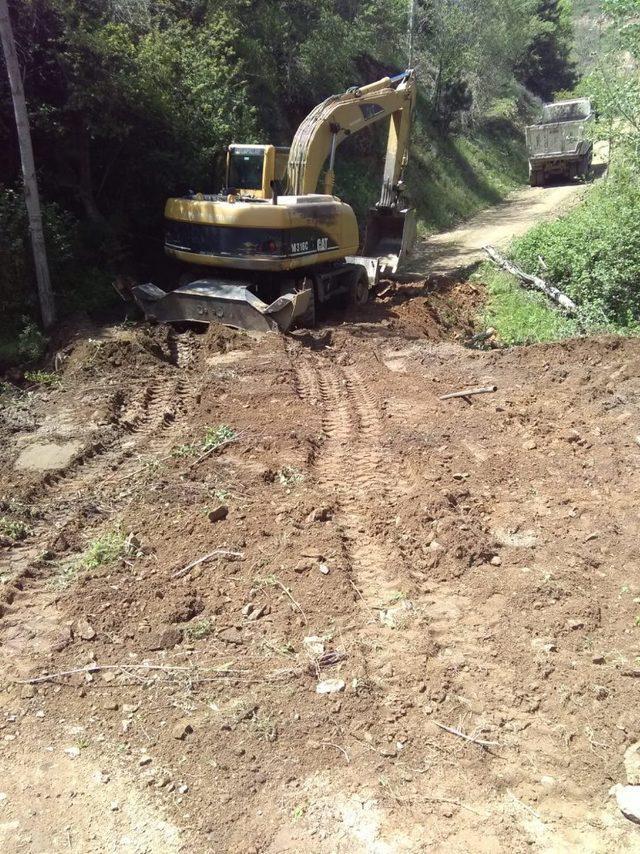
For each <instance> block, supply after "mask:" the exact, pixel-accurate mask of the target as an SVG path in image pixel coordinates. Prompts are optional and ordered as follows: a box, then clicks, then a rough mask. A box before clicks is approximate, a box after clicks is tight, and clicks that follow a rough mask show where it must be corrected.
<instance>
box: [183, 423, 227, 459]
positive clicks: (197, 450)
mask: <svg viewBox="0 0 640 854" xmlns="http://www.w3.org/2000/svg"><path fill="white" fill-rule="evenodd" d="M237 435H238V434H237V433H236V431H235V430H234V429H233V428H232V427H228V426H227V425H226V424H218V426H217V427H207V429H206V431H205V434H204V438H203V439H202V440H201V441H199V442H191V443H189V444H186V445H178V447H177V448H174V449H173V451H172V455H173V456H174V457H190V456H193V455H195V454H208V453H212V452H213V451H216V450H217V449H218V448H221V447H222V446H223V445H227V444H228V443H229V442H233V441H234V440H235V439H236V438H237Z"/></svg>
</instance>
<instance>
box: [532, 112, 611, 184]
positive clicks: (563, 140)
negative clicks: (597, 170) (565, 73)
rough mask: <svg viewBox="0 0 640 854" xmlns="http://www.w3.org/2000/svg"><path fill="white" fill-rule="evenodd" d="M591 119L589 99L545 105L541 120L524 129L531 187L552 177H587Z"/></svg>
mask: <svg viewBox="0 0 640 854" xmlns="http://www.w3.org/2000/svg"><path fill="white" fill-rule="evenodd" d="M593 121H594V113H593V111H592V109H591V102H590V101H589V99H588V98H576V99H574V100H572V101H557V102H556V103H555V104H545V105H544V107H543V108H542V117H541V119H540V121H539V122H538V123H537V124H535V125H531V126H530V127H528V128H527V129H526V134H527V153H528V155H529V183H530V184H531V186H532V187H541V186H543V185H544V184H545V183H546V181H547V179H548V178H550V177H551V176H559V177H564V178H567V179H569V180H571V179H573V178H578V177H580V178H586V176H587V175H588V174H589V169H590V168H591V159H592V157H593V142H592V140H591V139H590V138H589V136H590V135H589V125H590V124H591V123H592V122H593Z"/></svg>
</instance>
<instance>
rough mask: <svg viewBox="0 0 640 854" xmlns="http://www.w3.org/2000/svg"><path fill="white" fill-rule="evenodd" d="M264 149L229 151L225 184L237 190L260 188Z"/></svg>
mask: <svg viewBox="0 0 640 854" xmlns="http://www.w3.org/2000/svg"><path fill="white" fill-rule="evenodd" d="M263 164H264V151H259V152H255V153H253V152H248V151H231V153H230V154H229V177H228V181H227V185H228V186H229V187H233V188H235V189H238V190H261V189H262V167H263Z"/></svg>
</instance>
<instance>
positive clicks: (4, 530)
mask: <svg viewBox="0 0 640 854" xmlns="http://www.w3.org/2000/svg"><path fill="white" fill-rule="evenodd" d="M0 534H2V536H4V537H8V538H9V539H10V540H13V542H14V543H15V542H18V541H19V540H24V539H25V538H26V537H27V536H28V534H29V528H28V527H27V526H26V525H25V523H24V522H16V521H14V520H13V519H7V517H6V516H2V517H0Z"/></svg>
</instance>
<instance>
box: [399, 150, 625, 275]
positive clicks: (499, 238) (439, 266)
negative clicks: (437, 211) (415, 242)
mask: <svg viewBox="0 0 640 854" xmlns="http://www.w3.org/2000/svg"><path fill="white" fill-rule="evenodd" d="M608 156H609V154H608V146H607V144H606V143H602V142H600V143H597V144H596V146H595V150H594V171H595V172H596V174H597V175H601V174H603V172H604V170H605V168H606V163H607V162H608ZM584 193H585V187H584V186H583V185H580V184H577V183H575V182H572V183H566V184H558V185H550V186H548V187H527V188H525V189H523V190H518V191H517V192H515V193H512V194H511V195H510V196H509V197H508V198H507V199H505V201H504V202H502V203H501V204H499V205H496V206H495V207H492V208H489V209H488V210H485V211H482V212H481V213H479V214H478V215H477V216H475V217H473V218H472V219H470V220H468V221H467V222H465V223H464V224H463V225H460V226H459V227H458V228H455V229H453V230H452V231H447V232H443V233H442V234H435V235H433V236H432V237H430V238H429V239H428V240H426V241H424V242H423V243H422V244H421V245H420V246H419V250H418V253H417V256H416V258H415V259H414V261H413V262H410V263H409V266H411V268H412V269H415V270H430V271H431V272H433V273H444V274H451V273H454V272H456V271H460V270H465V269H467V268H469V267H470V266H472V265H473V264H475V263H476V262H478V261H481V260H483V259H484V258H486V256H485V255H484V253H483V252H482V247H483V246H484V245H485V244H487V243H491V244H493V245H495V246H503V247H504V246H506V245H507V244H508V243H509V242H510V241H511V240H512V239H513V238H515V237H519V236H520V235H522V234H524V233H525V232H526V231H528V230H529V229H530V228H531V227H532V226H533V225H535V224H536V223H538V222H544V221H545V220H549V219H555V218H556V217H557V216H558V215H559V214H561V213H563V212H564V211H566V210H568V209H569V208H570V207H571V206H572V205H574V204H577V203H578V202H579V201H580V199H581V198H582V196H583V195H584Z"/></svg>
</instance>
